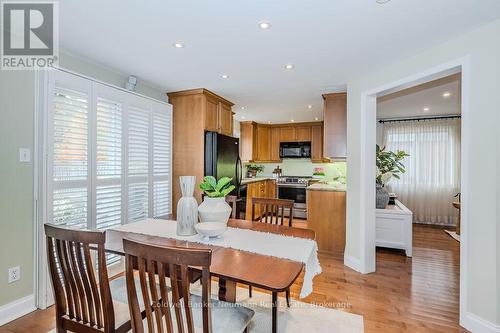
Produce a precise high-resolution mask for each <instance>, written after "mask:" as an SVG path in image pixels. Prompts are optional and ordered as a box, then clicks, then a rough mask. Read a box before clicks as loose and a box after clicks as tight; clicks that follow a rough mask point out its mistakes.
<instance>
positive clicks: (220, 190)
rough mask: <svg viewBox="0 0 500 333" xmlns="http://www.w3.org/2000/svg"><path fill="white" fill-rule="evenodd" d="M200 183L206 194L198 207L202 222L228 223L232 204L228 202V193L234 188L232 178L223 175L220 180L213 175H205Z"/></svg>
mask: <svg viewBox="0 0 500 333" xmlns="http://www.w3.org/2000/svg"><path fill="white" fill-rule="evenodd" d="M203 180H204V181H203V182H202V183H200V185H199V186H200V189H201V190H202V191H203V194H204V195H205V196H204V198H203V202H202V203H201V205H200V206H199V207H198V215H199V217H200V222H222V223H227V221H228V220H229V216H230V215H231V211H232V209H231V206H229V205H228V204H227V202H226V199H225V197H226V195H228V194H229V193H231V191H232V190H234V188H235V186H234V185H232V184H231V181H232V180H233V179H232V178H229V177H222V178H221V179H219V180H218V181H217V180H216V179H215V178H214V177H212V176H205V177H204V178H203Z"/></svg>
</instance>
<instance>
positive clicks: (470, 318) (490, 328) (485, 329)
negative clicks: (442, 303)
mask: <svg viewBox="0 0 500 333" xmlns="http://www.w3.org/2000/svg"><path fill="white" fill-rule="evenodd" d="M460 325H461V326H463V327H464V328H466V329H468V330H469V331H471V332H472V333H500V325H497V324H494V323H492V322H489V321H487V320H485V319H483V318H481V317H479V316H477V315H475V314H473V313H470V312H467V313H466V314H465V316H464V320H463V321H462V322H461V323H460Z"/></svg>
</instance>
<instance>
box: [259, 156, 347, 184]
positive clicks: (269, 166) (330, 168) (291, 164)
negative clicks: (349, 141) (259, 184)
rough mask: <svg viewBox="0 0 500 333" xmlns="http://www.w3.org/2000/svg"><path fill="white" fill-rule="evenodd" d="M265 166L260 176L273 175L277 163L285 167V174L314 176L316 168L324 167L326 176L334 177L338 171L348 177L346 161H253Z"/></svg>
mask: <svg viewBox="0 0 500 333" xmlns="http://www.w3.org/2000/svg"><path fill="white" fill-rule="evenodd" d="M251 164H258V165H263V166H264V171H263V172H262V173H259V175H258V176H266V177H267V176H271V175H272V173H273V170H274V169H275V168H276V166H277V165H279V166H280V168H281V169H283V175H285V176H312V174H313V171H314V168H318V167H322V168H324V170H325V178H326V179H332V178H333V177H336V176H338V173H339V172H340V174H341V175H342V176H344V177H346V172H347V166H346V162H333V163H312V162H311V161H310V160H307V159H296V160H295V159H285V160H283V162H282V163H251Z"/></svg>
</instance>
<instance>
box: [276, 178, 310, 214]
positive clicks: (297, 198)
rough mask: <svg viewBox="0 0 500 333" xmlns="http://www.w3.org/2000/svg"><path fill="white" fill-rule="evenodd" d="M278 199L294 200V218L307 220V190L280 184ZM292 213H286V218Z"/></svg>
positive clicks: (301, 187)
mask: <svg viewBox="0 0 500 333" xmlns="http://www.w3.org/2000/svg"><path fill="white" fill-rule="evenodd" d="M278 198H280V199H288V200H293V201H294V202H295V203H294V205H293V217H299V218H303V219H307V205H306V188H305V187H304V186H297V185H288V184H284V185H280V184H278ZM289 215H290V212H288V211H285V216H289Z"/></svg>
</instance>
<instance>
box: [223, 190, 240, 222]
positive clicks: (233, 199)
mask: <svg viewBox="0 0 500 333" xmlns="http://www.w3.org/2000/svg"><path fill="white" fill-rule="evenodd" d="M237 200H238V197H237V196H235V195H226V202H227V203H228V204H229V205H230V206H231V209H232V211H231V218H232V219H235V218H236V210H237V206H236V205H237V204H236V202H237Z"/></svg>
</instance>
